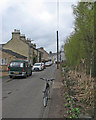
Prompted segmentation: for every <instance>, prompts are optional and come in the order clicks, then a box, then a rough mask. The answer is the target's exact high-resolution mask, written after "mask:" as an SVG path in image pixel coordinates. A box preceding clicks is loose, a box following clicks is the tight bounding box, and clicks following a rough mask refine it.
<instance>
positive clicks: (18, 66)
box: [8, 60, 32, 78]
mask: <svg viewBox="0 0 96 120" xmlns="http://www.w3.org/2000/svg"><path fill="white" fill-rule="evenodd" d="M8 74H9V77H10V78H12V77H16V76H24V77H27V76H31V75H32V66H31V64H30V63H29V62H28V61H26V60H12V61H11V62H10V64H9V66H8Z"/></svg>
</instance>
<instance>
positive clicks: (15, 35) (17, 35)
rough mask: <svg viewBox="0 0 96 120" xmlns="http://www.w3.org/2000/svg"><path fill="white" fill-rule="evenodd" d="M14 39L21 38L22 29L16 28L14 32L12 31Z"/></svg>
mask: <svg viewBox="0 0 96 120" xmlns="http://www.w3.org/2000/svg"><path fill="white" fill-rule="evenodd" d="M12 39H20V30H16V29H14V32H12Z"/></svg>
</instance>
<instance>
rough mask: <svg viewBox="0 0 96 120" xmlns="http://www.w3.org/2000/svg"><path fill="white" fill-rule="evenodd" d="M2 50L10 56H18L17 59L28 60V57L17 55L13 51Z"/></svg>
mask: <svg viewBox="0 0 96 120" xmlns="http://www.w3.org/2000/svg"><path fill="white" fill-rule="evenodd" d="M0 50H1V51H3V52H6V53H8V54H11V55H13V56H16V58H24V59H27V57H26V56H23V55H20V54H18V53H16V52H13V51H12V50H8V49H0Z"/></svg>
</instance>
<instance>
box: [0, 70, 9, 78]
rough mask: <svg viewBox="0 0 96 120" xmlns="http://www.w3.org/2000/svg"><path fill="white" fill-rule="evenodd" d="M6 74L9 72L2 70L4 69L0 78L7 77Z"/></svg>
mask: <svg viewBox="0 0 96 120" xmlns="http://www.w3.org/2000/svg"><path fill="white" fill-rule="evenodd" d="M5 76H8V72H2V71H0V78H1V77H5Z"/></svg>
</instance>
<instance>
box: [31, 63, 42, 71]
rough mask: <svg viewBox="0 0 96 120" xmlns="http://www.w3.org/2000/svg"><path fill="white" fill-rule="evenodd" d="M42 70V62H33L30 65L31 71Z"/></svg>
mask: <svg viewBox="0 0 96 120" xmlns="http://www.w3.org/2000/svg"><path fill="white" fill-rule="evenodd" d="M40 70H43V66H42V63H35V64H34V65H33V67H32V71H40Z"/></svg>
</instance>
